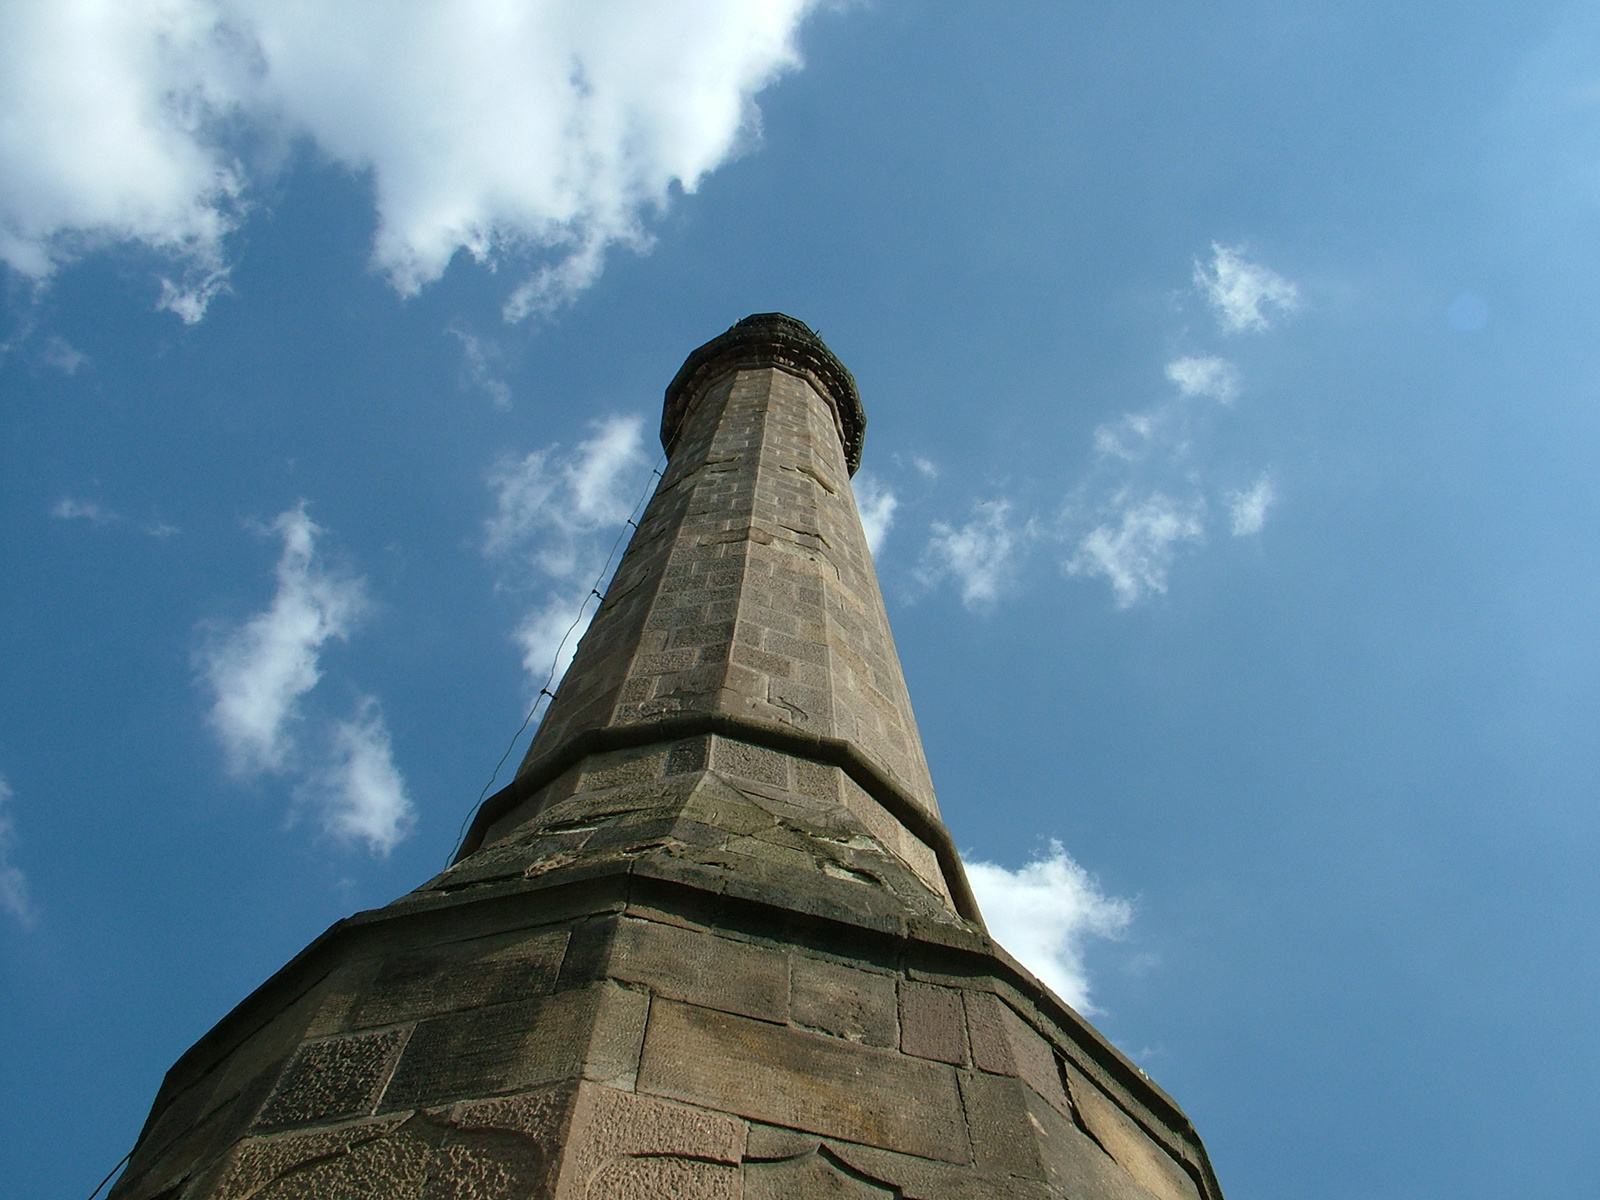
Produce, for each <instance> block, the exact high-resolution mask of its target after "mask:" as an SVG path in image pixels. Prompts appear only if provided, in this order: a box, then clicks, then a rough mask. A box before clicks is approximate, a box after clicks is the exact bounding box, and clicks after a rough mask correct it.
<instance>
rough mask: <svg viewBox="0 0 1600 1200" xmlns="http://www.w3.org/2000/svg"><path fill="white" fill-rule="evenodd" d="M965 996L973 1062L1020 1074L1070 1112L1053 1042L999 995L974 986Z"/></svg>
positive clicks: (1055, 1104) (996, 1070) (1055, 1105)
mask: <svg viewBox="0 0 1600 1200" xmlns="http://www.w3.org/2000/svg"><path fill="white" fill-rule="evenodd" d="M963 996H964V999H965V1001H966V1008H967V1027H968V1029H969V1030H970V1031H971V1034H972V1061H973V1064H974V1065H975V1066H978V1067H980V1068H982V1069H983V1070H985V1071H991V1072H994V1073H996V1074H1000V1075H1015V1076H1018V1077H1020V1078H1021V1079H1023V1080H1024V1081H1025V1082H1026V1083H1027V1084H1028V1086H1029V1087H1031V1088H1032V1089H1033V1090H1034V1091H1035V1092H1037V1093H1038V1094H1039V1095H1040V1096H1041V1097H1043V1098H1044V1099H1045V1100H1047V1101H1049V1103H1050V1104H1051V1105H1052V1106H1053V1107H1054V1108H1055V1109H1056V1110H1057V1111H1059V1112H1061V1113H1063V1114H1070V1113H1071V1111H1072V1107H1071V1104H1070V1103H1069V1101H1068V1100H1067V1093H1066V1088H1065V1086H1064V1085H1063V1084H1062V1082H1061V1068H1060V1065H1059V1064H1058V1062H1057V1061H1056V1053H1055V1050H1054V1049H1053V1048H1052V1047H1051V1046H1050V1044H1049V1043H1048V1042H1046V1041H1045V1040H1044V1038H1042V1037H1041V1036H1039V1033H1038V1031H1037V1030H1035V1029H1034V1028H1033V1027H1032V1026H1030V1025H1029V1024H1028V1023H1027V1022H1026V1021H1024V1020H1023V1019H1022V1018H1021V1017H1019V1016H1018V1015H1017V1014H1016V1013H1015V1012H1013V1011H1012V1010H1011V1008H1010V1006H1008V1005H1007V1004H1006V1003H1005V1002H1004V1001H1002V1000H1001V999H1000V998H999V997H998V996H995V995H993V994H992V993H989V992H977V991H971V990H968V991H966V992H964V993H963Z"/></svg>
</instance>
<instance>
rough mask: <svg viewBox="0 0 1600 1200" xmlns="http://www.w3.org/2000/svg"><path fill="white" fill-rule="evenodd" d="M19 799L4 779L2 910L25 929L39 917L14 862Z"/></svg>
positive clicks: (0, 790)
mask: <svg viewBox="0 0 1600 1200" xmlns="http://www.w3.org/2000/svg"><path fill="white" fill-rule="evenodd" d="M15 798H16V793H14V792H13V791H12V790H11V785H10V784H9V783H7V782H6V780H5V777H4V776H0V909H4V910H5V911H6V912H8V913H10V914H11V917H12V919H13V920H14V921H16V922H17V923H18V924H19V925H21V926H22V927H23V928H24V929H31V928H32V927H33V923H34V921H35V920H36V919H37V914H36V912H35V910H34V907H33V899H32V897H31V896H30V895H29V893H28V877H27V876H26V875H24V874H23V873H22V868H21V867H19V866H17V864H16V863H15V862H13V861H12V856H13V855H14V854H15V853H16V850H17V827H16V823H15V821H14V820H13V819H12V816H11V802H12V801H13V800H14V799H15Z"/></svg>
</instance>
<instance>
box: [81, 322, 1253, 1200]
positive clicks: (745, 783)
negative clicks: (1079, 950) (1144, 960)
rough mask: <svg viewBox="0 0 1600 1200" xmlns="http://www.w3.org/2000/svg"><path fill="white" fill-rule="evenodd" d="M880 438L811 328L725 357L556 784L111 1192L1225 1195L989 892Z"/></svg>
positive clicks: (335, 1196) (713, 365) (254, 1014)
mask: <svg viewBox="0 0 1600 1200" xmlns="http://www.w3.org/2000/svg"><path fill="white" fill-rule="evenodd" d="M763 339H770V341H771V344H770V345H769V344H768V343H767V341H764V340H763ZM862 425H863V418H862V415H861V411H860V405H859V401H858V400H856V398H855V393H854V384H853V383H852V382H851V381H850V379H849V374H848V372H846V371H844V368H843V367H842V366H839V365H838V363H837V361H836V360H834V359H833V358H832V356H831V355H829V354H828V353H827V350H826V347H823V346H822V345H821V343H820V342H818V341H816V339H815V337H814V335H812V334H811V333H810V331H809V330H806V329H805V328H804V326H800V325H799V324H798V323H797V322H793V321H790V320H788V319H787V318H782V319H779V318H773V317H765V318H759V319H752V322H741V324H740V325H739V326H737V327H735V330H734V331H730V334H727V335H724V337H723V338H719V339H717V340H716V341H714V342H712V343H709V344H708V345H707V346H706V347H703V348H702V349H701V350H700V351H697V352H696V353H695V354H694V355H692V356H691V357H690V359H689V362H688V363H687V364H686V365H685V369H684V371H683V372H682V373H680V377H679V379H678V380H675V381H674V385H673V388H672V389H669V395H668V405H667V420H666V422H665V424H664V433H665V438H666V440H667V441H668V442H669V443H670V445H671V449H672V457H671V465H670V466H669V469H668V471H667V474H666V477H665V479H664V480H663V481H662V483H661V486H660V488H659V490H658V493H657V495H656V497H655V499H654V500H653V501H652V502H651V505H650V508H649V509H648V511H647V513H646V516H645V518H644V519H643V521H642V522H641V527H640V530H639V532H638V535H637V537H636V538H635V539H634V544H633V545H632V546H631V547H630V548H629V550H628V553H627V556H626V557H625V558H624V560H623V562H622V565H621V567H620V568H619V570H618V574H617V577H616V579H615V580H614V582H613V584H612V586H611V590H610V594H609V595H608V596H607V597H606V600H605V604H604V606H603V607H602V608H601V610H600V613H599V615H598V616H597V618H596V620H595V623H594V625H593V627H592V628H591V629H590V632H589V634H588V636H587V637H586V638H585V639H584V642H583V645H582V647H581V648H580V650H579V653H578V655H577V658H576V660H575V662H574V664H573V667H572V669H571V670H570V672H569V673H568V676H567V679H566V681H565V683H564V684H563V685H562V688H561V694H560V696H559V698H558V699H557V700H556V702H555V704H554V705H553V707H552V710H551V712H550V714H549V716H548V718H547V720H546V722H545V725H544V727H543V728H542V729H541V730H540V732H539V735H538V737H537V739H536V740H535V743H534V746H533V749H532V750H531V751H530V754H529V758H528V760H527V761H526V762H525V764H524V766H523V769H522V772H521V773H520V775H519V779H520V780H522V783H521V784H519V785H513V787H512V788H510V789H508V790H507V793H503V794H502V795H503V796H504V797H507V799H506V801H505V802H504V803H501V804H499V805H498V807H495V806H496V801H491V802H490V804H489V805H486V806H485V812H483V813H480V816H479V820H478V822H477V823H476V825H475V830H474V836H473V838H472V839H470V840H469V842H468V844H467V846H466V848H465V849H464V851H463V853H462V855H461V856H459V857H458V859H457V861H456V863H455V864H454V865H453V866H451V867H450V868H449V869H448V870H446V871H444V872H443V873H441V874H440V875H438V876H436V877H435V878H433V879H431V880H429V881H428V882H427V883H425V884H423V885H422V886H421V887H420V888H418V889H417V890H416V891H414V892H412V893H410V894H409V895H407V896H403V897H401V898H400V899H399V900H396V901H395V902H394V903H392V904H390V905H388V906H387V907H385V908H383V909H380V910H377V911H374V912H368V913H359V914H357V915H355V916H354V917H351V918H349V919H348V920H346V921H342V922H340V923H339V924H338V925H336V926H334V927H333V928H332V929H330V930H329V931H328V932H327V933H326V934H325V935H324V936H323V937H322V938H320V939H318V941H317V942H315V943H313V945H312V946H310V947H309V948H308V949H307V950H305V951H304V952H303V953H301V954H300V955H299V956H297V957H296V958H295V959H294V960H293V961H292V962H291V963H289V965H288V966H286V967H285V968H284V969H283V970H282V971H280V972H279V973H278V974H277V975H275V976H274V977H273V978H272V979H271V980H269V981H268V982H267V983H266V984H264V985H263V986H262V987H261V988H260V989H258V990H257V991H256V992H255V993H254V994H253V995H252V996H250V997H249V998H248V999H247V1000H245V1001H244V1002H243V1003H242V1004H240V1005H239V1007H238V1008H237V1009H235V1010H234V1012H233V1013H231V1014H229V1016H228V1017H226V1018H225V1019H224V1020H223V1021H222V1022H220V1023H219V1024H218V1025H217V1027H216V1028H215V1029H213V1030H212V1031H211V1032H210V1033H209V1034H207V1035H206V1037H204V1038H203V1039H201V1041H200V1042H199V1043H197V1044H196V1045H195V1046H194V1047H193V1048H192V1049H191V1050H190V1051H189V1052H188V1053H187V1054H185V1055H184V1057H183V1058H182V1059H180V1060H179V1062H178V1063H177V1064H176V1065H175V1066H174V1067H173V1068H172V1070H171V1071H170V1072H169V1073H168V1075H167V1078H166V1081H165V1082H164V1083H163V1085H162V1088H161V1092H160V1095H159V1096H158V1097H157V1099H156V1103H155V1105H154V1107H153V1108H152V1111H151V1116H150V1120H149V1122H148V1123H147V1125H146V1127H145V1130H144V1131H143V1133H142V1134H141V1135H140V1139H139V1144H138V1146H137V1147H136V1148H135V1152H134V1154H133V1157H132V1160H131V1162H130V1164H129V1166H128V1170H127V1172H126V1173H125V1174H124V1175H123V1177H122V1178H121V1179H120V1180H119V1181H118V1182H117V1184H116V1186H115V1188H114V1189H113V1192H112V1195H113V1196H114V1197H115V1198H116V1200H354V1198H367V1197H370V1198H372V1200H378V1198H382V1200H413V1198H414V1200H655V1198H658V1197H672V1198H674V1200H741V1198H743V1200H778V1198H780V1197H781V1198H783V1200H811V1198H820V1197H844V1198H855V1200H873V1198H875V1197H883V1198H886V1200H887V1198H891V1197H893V1198H898V1200H973V1198H977V1200H1001V1198H1002V1197H1004V1198H1007V1200H1016V1198H1023V1200H1066V1198H1070V1200H1221V1193H1220V1192H1219V1191H1218V1189H1217V1187H1216V1181H1215V1178H1214V1176H1213V1175H1212V1173H1211V1168H1210V1164H1209V1163H1208V1161H1207V1160H1206V1156H1205V1151H1204V1149H1203V1148H1202V1147H1201V1145H1200V1142H1199V1139H1198V1138H1197V1137H1196V1136H1195V1134H1194V1131H1193V1129H1192V1128H1191V1127H1190V1126H1189V1123H1188V1121H1187V1119H1186V1118H1185V1117H1184V1116H1183V1114H1182V1112H1181V1111H1179V1110H1178V1108H1177V1106H1176V1105H1174V1104H1173V1103H1172V1101H1171V1100H1170V1099H1168V1098H1167V1097H1166V1095H1165V1094H1164V1093H1162V1092H1161V1091H1160V1090H1159V1089H1158V1088H1156V1087H1155V1085H1154V1084H1152V1083H1151V1082H1150V1081H1149V1080H1148V1079H1147V1078H1146V1077H1145V1076H1144V1075H1143V1073H1142V1072H1140V1071H1139V1070H1138V1069H1137V1068H1136V1067H1134V1066H1133V1065H1132V1064H1131V1063H1129V1062H1128V1061H1127V1060H1126V1059H1124V1058H1123V1057H1122V1056H1121V1055H1120V1054H1119V1053H1118V1052H1117V1051H1116V1050H1115V1048H1113V1047H1112V1046H1111V1045H1110V1044H1109V1043H1107V1042H1106V1041H1105V1040H1104V1039H1103V1038H1101V1037H1100V1035H1099V1034H1098V1033H1096V1032H1095V1031H1094V1030H1093V1029H1092V1028H1091V1027H1090V1026H1089V1025H1088V1024H1087V1023H1085V1022H1084V1021H1083V1020H1082V1018H1081V1017H1079V1016H1078V1015H1077V1014H1076V1013H1074V1012H1073V1011H1072V1010H1071V1009H1069V1008H1067V1007H1066V1006H1065V1005H1064V1004H1063V1003H1062V1002H1061V1001H1060V1000H1059V999H1058V998H1056V997H1055V996H1053V995H1052V994H1051V993H1050V992H1049V991H1048V990H1047V989H1045V988H1044V987H1043V986H1042V985H1041V984H1039V982H1038V981H1037V980H1035V979H1033V978H1032V977H1031V976H1030V975H1028V973H1027V972H1026V971H1025V970H1023V969H1022V968H1021V967H1020V966H1018V965H1017V964H1016V963H1015V962H1013V961H1012V960H1011V959H1010V958H1009V957H1008V956H1007V955H1006V954H1005V953H1004V951H1003V950H1001V949H1000V948H999V947H997V946H996V945H995V944H994V943H993V942H991V941H990V940H989V939H988V937H987V935H986V934H985V932H984V930H983V926H982V923H981V920H980V919H979V917H978V914H977V911H976V908H975V907H973V906H972V904H971V900H970V893H963V888H964V880H963V879H962V875H961V870H960V861H959V858H958V857H957V856H956V855H955V852H954V850H953V848H952V847H951V845H950V843H949V837H948V834H947V833H946V832H945V831H944V830H943V827H942V825H940V824H939V821H938V809H937V805H936V803H935V801H934V796H933V788H932V785H931V783H930V782H929V779H928V770H927V765H926V762H925V760H924V758H923V753H922V747H921V744H920V742H919V740H918V737H917V730H916V724H915V722H914V720H913V719H912V716H911V708H910V703H909V701H908V700H907V698H906V694H905V685H904V682H903V680H902V678H901V674H900V667H899V663H898V661H897V659H896V657H895V652H894V645H893V642H892V640H891V638H890V636H889V628H888V623H887V621H886V619H885V617H884V611H883V603H882V600H881V598H880V596H879V593H878V587H877V582H876V579H875V577H874V575H873V571H872V564H871V561H870V558H869V557H868V554H867V549H866V543H865V538H864V536H863V535H862V531H861V527H860V521H859V518H858V516H857V514H856V510H855V505H854V500H853V498H852V496H851V492H850V488H849V482H848V478H849V474H848V473H849V469H850V467H851V466H852V465H853V463H854V461H855V460H856V455H857V454H858V453H859V449H860V434H861V429H862Z"/></svg>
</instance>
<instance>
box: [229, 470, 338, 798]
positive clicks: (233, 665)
mask: <svg viewBox="0 0 1600 1200" xmlns="http://www.w3.org/2000/svg"><path fill="white" fill-rule="evenodd" d="M272 528H273V530H274V532H276V533H277V534H278V535H279V536H280V537H281V538H282V539H283V553H282V555H281V556H280V557H279V559H278V566H277V578H278V590H277V594H276V595H275V596H274V597H273V599H272V604H271V606H270V607H268V608H267V609H266V611H264V612H261V613H258V614H257V615H256V616H254V617H252V618H250V620H248V621H246V622H245V623H244V624H243V625H241V626H239V627H238V628H237V629H234V630H231V631H228V632H225V633H222V634H220V635H218V636H215V637H214V638H213V639H212V642H211V644H210V645H209V646H208V647H207V649H206V651H205V654H204V672H205V679H206V682H207V683H208V684H209V685H210V688H211V690H212V691H213V693H214V694H215V697H216V699H215V701H214V703H213V704H212V707H211V713H210V722H211V727H212V728H213V729H214V730H215V731H216V733H217V735H218V737H220V738H221V740H222V745H223V749H224V750H225V751H226V752H227V755H228V763H229V767H230V768H231V769H232V771H233V772H234V773H235V774H237V775H248V774H251V773H254V772H256V771H281V770H284V769H285V768H286V767H287V766H288V765H289V760H290V755H291V751H292V749H293V746H294V739H293V736H292V732H291V725H292V723H293V722H294V721H295V719H296V718H297V717H298V716H299V704H300V699H301V697H303V696H304V695H305V694H306V693H307V692H309V691H310V690H311V689H312V688H314V687H315V686H316V685H317V681H318V680H319V679H321V678H322V669H321V666H320V663H319V656H320V654H321V651H322V647H323V646H324V645H325V644H327V643H328V642H329V641H331V640H334V639H338V640H341V641H342V640H344V639H346V638H348V637H349V636H350V633H351V630H352V629H353V628H354V627H355V625H356V623H357V622H358V621H359V620H360V618H361V617H362V615H363V614H364V613H365V612H366V611H367V608H368V600H367V593H366V583H365V581H364V580H362V579H360V578H354V577H350V576H346V575H341V574H339V573H337V572H334V571H330V570H329V569H328V568H327V567H326V566H325V565H324V564H323V563H322V562H321V561H320V560H319V559H318V557H317V553H316V550H317V539H318V538H319V537H320V536H321V535H322V534H323V533H324V532H325V531H324V530H323V529H322V528H321V527H320V526H318V525H317V524H315V523H314V522H313V521H312V520H311V518H310V517H309V516H307V515H306V505H305V502H304V501H302V502H301V503H300V504H299V505H297V506H296V507H294V508H291V509H289V510H288V511H287V512H284V513H282V514H280V515H279V517H278V519H277V520H276V521H274V522H273V524H272Z"/></svg>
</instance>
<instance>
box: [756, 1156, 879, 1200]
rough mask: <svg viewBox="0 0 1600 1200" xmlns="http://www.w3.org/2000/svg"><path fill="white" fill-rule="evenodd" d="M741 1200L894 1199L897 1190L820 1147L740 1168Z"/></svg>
mask: <svg viewBox="0 0 1600 1200" xmlns="http://www.w3.org/2000/svg"><path fill="white" fill-rule="evenodd" d="M744 1195H745V1200H896V1197H897V1189H896V1188H894V1187H893V1186H892V1185H890V1184H886V1183H884V1182H883V1181H882V1180H881V1179H873V1178H872V1177H871V1176H869V1175H866V1174H865V1173H863V1172H861V1171H857V1170H855V1169H854V1168H853V1167H851V1166H850V1165H849V1164H848V1163H846V1162H844V1161H843V1160H842V1159H840V1158H839V1157H837V1156H836V1155H835V1154H833V1153H832V1152H831V1151H830V1150H829V1149H828V1148H827V1147H825V1146H824V1147H820V1148H818V1149H815V1150H812V1151H810V1152H809V1153H807V1154H802V1155H799V1156H798V1157H795V1158H784V1159H779V1160H777V1161H776V1162H752V1163H747V1164H745V1169H744Z"/></svg>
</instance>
